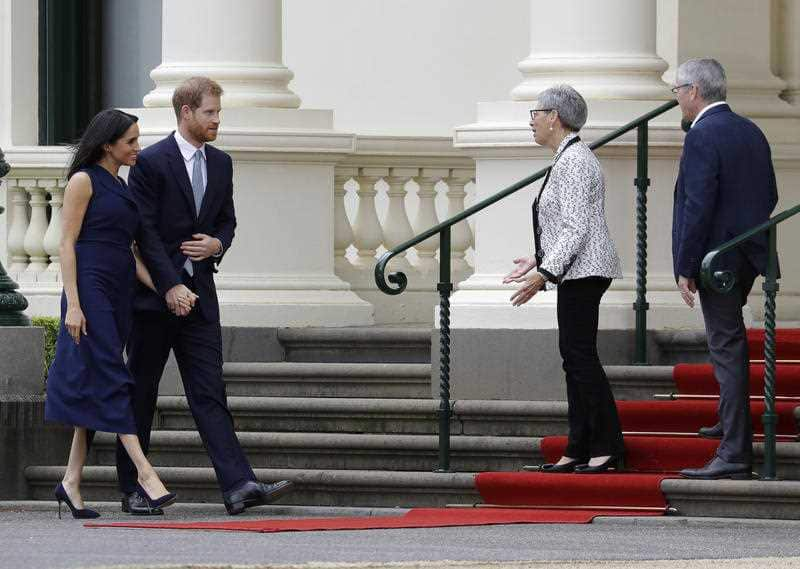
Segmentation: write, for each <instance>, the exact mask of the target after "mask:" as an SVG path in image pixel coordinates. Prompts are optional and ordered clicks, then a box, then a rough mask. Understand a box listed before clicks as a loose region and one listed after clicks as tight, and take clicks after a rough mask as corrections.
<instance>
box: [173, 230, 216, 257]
mask: <svg viewBox="0 0 800 569" xmlns="http://www.w3.org/2000/svg"><path fill="white" fill-rule="evenodd" d="M221 250H222V242H221V241H220V240H219V239H217V238H216V237H211V236H210V235H206V234H205V233H195V234H193V235H192V240H191V241H184V242H183V243H181V253H183V254H184V255H186V256H187V257H189V258H190V259H191V260H192V261H195V262H199V261H204V260H205V259H208V258H209V257H212V256H214V255H218V254H219V253H220V251H221Z"/></svg>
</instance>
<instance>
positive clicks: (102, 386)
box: [45, 109, 175, 518]
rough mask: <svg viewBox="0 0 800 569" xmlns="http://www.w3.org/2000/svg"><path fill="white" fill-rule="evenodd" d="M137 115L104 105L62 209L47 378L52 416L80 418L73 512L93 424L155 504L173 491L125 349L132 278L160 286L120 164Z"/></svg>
mask: <svg viewBox="0 0 800 569" xmlns="http://www.w3.org/2000/svg"><path fill="white" fill-rule="evenodd" d="M136 121H137V118H136V117H134V116H133V115H129V114H127V113H123V112H122V111H119V110H116V109H109V110H105V111H102V112H100V113H99V114H98V115H97V116H95V117H94V118H93V119H92V121H91V123H90V124H89V126H88V127H87V129H86V132H85V133H84V135H83V137H82V139H81V141H80V142H79V144H78V147H77V150H76V152H75V156H74V158H73V161H72V164H71V165H70V168H69V173H68V176H67V178H68V180H69V182H68V184H67V188H66V191H65V193H64V206H63V210H62V220H63V229H62V236H61V248H60V254H61V276H62V279H63V282H64V292H63V294H62V297H61V327H60V330H59V335H58V342H57V344H56V355H55V360H54V361H53V364H52V366H51V367H50V371H49V374H48V379H47V399H46V403H45V418H46V419H47V420H48V421H54V422H59V423H64V424H67V425H73V426H74V427H75V432H74V435H73V439H72V447H71V449H70V454H69V463H68V465H67V470H66V473H65V475H64V478H63V480H62V481H61V483H60V484H59V485H58V487H57V488H56V499H57V500H58V502H59V516H60V515H61V503H62V502H65V503H66V504H67V505H68V506H69V508H70V510H71V511H72V514H73V516H74V517H80V518H86V517H97V516H98V515H99V514H97V512H94V511H92V510H88V509H85V508H84V506H83V500H82V498H81V493H80V482H81V474H82V471H83V465H84V463H85V461H86V454H87V452H88V447H89V444H90V442H91V439H92V437H93V435H94V432H95V431H103V432H110V433H116V434H117V435H118V436H119V438H120V440H121V441H122V444H123V445H124V447H125V450H126V451H127V452H128V454H129V455H130V457H131V459H132V460H133V462H134V464H135V465H136V468H137V471H138V481H139V485H140V489H139V492H140V493H141V494H142V496H143V497H145V500H146V501H147V503H148V505H150V506H151V507H153V508H156V507H159V506H165V505H168V504H169V503H172V501H174V499H175V495H174V494H170V493H168V492H167V490H166V488H165V487H164V485H163V484H162V482H161V480H160V479H159V477H158V475H157V474H156V471H155V470H154V469H153V467H152V466H151V465H150V463H149V462H148V461H147V458H146V457H145V455H144V453H143V452H142V447H141V444H140V443H139V439H138V437H137V436H136V425H135V421H134V415H133V407H132V403H131V401H132V390H133V379H132V378H131V376H130V374H129V372H128V370H127V368H126V367H125V362H124V360H123V357H122V352H123V348H124V345H125V341H126V339H127V336H128V331H129V328H130V322H131V316H132V310H133V306H132V299H133V291H134V285H135V279H136V278H137V277H138V278H139V279H140V280H141V281H142V282H144V283H145V284H146V285H148V286H151V287H152V286H153V284H152V280H151V279H150V275H149V273H148V272H147V269H146V267H145V266H144V265H143V264H142V263H141V261H140V260H139V259H138V258H137V257H136V256H135V255H134V248H133V242H134V239H135V237H136V235H137V231H138V227H139V212H138V209H137V207H136V203H135V202H134V201H133V198H132V197H131V196H130V195H129V193H128V188H127V186H126V185H125V182H124V181H123V180H122V179H121V178H119V176H118V175H117V173H118V171H119V168H120V166H122V165H127V166H130V165H132V164H134V163H135V162H136V156H137V154H138V152H139V127H138V125H137V124H136Z"/></svg>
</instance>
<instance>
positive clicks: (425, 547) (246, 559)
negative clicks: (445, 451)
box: [0, 503, 800, 569]
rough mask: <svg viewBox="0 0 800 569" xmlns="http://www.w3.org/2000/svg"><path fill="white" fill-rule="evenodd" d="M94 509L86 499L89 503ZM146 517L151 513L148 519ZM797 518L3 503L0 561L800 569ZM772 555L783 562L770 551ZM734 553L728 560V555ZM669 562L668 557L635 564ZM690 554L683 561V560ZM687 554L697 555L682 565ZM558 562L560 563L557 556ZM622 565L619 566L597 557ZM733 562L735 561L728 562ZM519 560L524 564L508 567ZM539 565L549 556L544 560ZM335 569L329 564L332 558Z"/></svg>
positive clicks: (8, 564)
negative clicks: (209, 525)
mask: <svg viewBox="0 0 800 569" xmlns="http://www.w3.org/2000/svg"><path fill="white" fill-rule="evenodd" d="M90 506H93V504H90ZM99 509H100V510H101V512H102V513H103V514H104V515H103V517H102V518H101V519H102V520H103V521H117V520H129V519H130V517H128V516H125V515H123V514H121V513H117V506H116V505H115V504H101V505H100V507H99ZM337 513H346V514H348V515H386V514H399V513H402V510H388V511H387V510H379V509H373V510H364V509H353V510H348V511H345V512H343V511H341V510H332V509H329V508H317V509H313V508H312V509H309V508H303V509H293V508H291V507H287V506H283V507H281V506H268V507H263V508H259V509H255V510H249V511H248V512H247V513H246V514H245V515H243V516H238V517H237V518H236V519H237V520H255V519H259V518H265V517H294V516H298V515H303V516H307V515H324V516H331V515H335V514H337ZM167 514H168V515H167V516H166V519H169V520H181V521H191V520H195V521H213V520H230V519H231V518H230V517H228V516H226V515H225V512H224V509H223V508H222V506H220V505H201V506H194V505H185V506H183V507H174V508H171V509H169V510H167ZM151 519H153V518H151ZM799 534H800V522H780V521H749V520H724V519H700V518H693V519H687V518H672V517H664V518H637V519H627V518H626V519H620V518H603V519H598V520H596V521H595V523H593V524H588V525H545V524H542V525H534V524H527V525H506V526H483V527H466V528H435V529H401V530H367V531H327V532H293V533H292V532H287V533H274V534H251V533H241V532H231V533H228V532H199V531H173V530H133V529H113V528H98V529H88V528H85V527H83V525H82V524H81V523H80V522H79V521H78V520H73V519H71V518H65V519H62V520H58V519H57V518H56V508H55V503H53V504H48V503H36V504H30V503H16V504H12V503H0V544H2V546H3V547H2V554H0V568H2V569H6V568H9V569H11V568H14V569H44V568H48V569H49V568H53V569H60V568H97V567H110V566H114V567H119V566H136V567H158V566H163V565H172V566H173V567H174V566H176V565H177V566H178V567H193V566H197V565H199V564H202V565H204V566H211V567H221V566H224V567H230V566H231V565H248V566H256V567H274V566H276V565H279V564H309V563H310V564H312V565H306V567H316V566H319V565H318V564H319V563H362V564H364V563H365V564H366V565H362V567H366V568H371V567H387V565H385V564H386V563H396V562H405V563H411V565H405V567H409V568H413V567H440V566H443V567H444V566H445V565H429V564H428V565H424V564H423V565H421V564H420V562H423V561H426V562H427V561H445V560H458V561H465V562H472V564H461V565H451V566H452V567H458V569H462V568H463V569H475V568H477V567H487V566H488V567H493V565H487V563H493V562H501V561H502V562H510V563H509V564H506V565H498V566H496V567H497V568H498V569H518V568H521V567H532V568H537V567H548V568H553V567H572V566H574V567H580V568H584V567H590V566H591V567H602V568H603V569H617V568H618V567H619V568H623V567H624V568H629V567H630V568H638V567H647V568H652V569H662V568H667V567H670V568H673V567H674V568H683V567H686V568H687V569H700V568H701V567H702V568H705V567H715V568H716V567H721V568H723V569H728V568H729V569H749V568H750V567H756V566H758V567H764V566H769V567H770V569H778V568H782V567H797V568H800V540H798V539H797V536H798V535H799ZM770 557H777V558H779V559H777V560H774V559H768V558H770ZM726 559H727V560H732V561H730V562H724V563H723V560H726ZM644 560H669V563H667V564H652V563H649V564H645V565H641V564H634V563H629V562H630V561H644ZM687 560H688V561H687ZM691 560H694V561H693V562H691V563H690V562H689V561H691ZM554 561H557V563H553V562H554ZM601 561H615V562H617V561H619V562H623V561H624V563H609V564H606V563H603V564H601V563H600V562H601ZM734 561H735V562H734ZM511 562H519V563H511ZM540 562H549V563H547V564H545V565H541V564H540ZM329 566H330V565H329Z"/></svg>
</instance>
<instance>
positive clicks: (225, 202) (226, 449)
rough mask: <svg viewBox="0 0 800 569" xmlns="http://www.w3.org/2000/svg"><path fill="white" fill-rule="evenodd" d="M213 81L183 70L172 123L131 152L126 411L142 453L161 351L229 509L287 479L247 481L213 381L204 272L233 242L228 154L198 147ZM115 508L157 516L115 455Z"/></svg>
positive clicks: (221, 387) (218, 382)
mask: <svg viewBox="0 0 800 569" xmlns="http://www.w3.org/2000/svg"><path fill="white" fill-rule="evenodd" d="M221 95H222V88H221V87H220V86H219V84H217V83H216V82H214V81H212V80H211V79H208V78H206V77H192V78H190V79H187V80H186V81H184V82H183V83H182V84H181V85H179V86H178V87H177V88H176V89H175V93H174V94H173V97H172V104H173V107H174V109H175V114H176V116H177V119H178V129H177V131H175V132H174V133H173V134H171V135H170V136H168V137H167V138H165V139H163V140H161V141H159V142H157V143H155V144H153V145H152V146H150V147H148V148H147V149H145V150H144V151H142V152H141V153H140V154H139V159H138V161H137V164H136V166H135V167H134V168H132V169H131V172H130V175H129V178H128V183H129V187H130V189H131V192H132V193H133V195H134V197H135V199H136V202H137V204H138V206H139V210H140V214H141V219H142V231H143V232H145V233H146V234H147V236H148V238H147V239H142V240H141V243H140V244H139V247H140V252H141V255H142V258H143V260H144V262H145V265H146V266H147V267H148V269H149V271H150V274H151V276H152V280H153V284H154V288H155V290H152V289H150V288H147V287H145V286H143V285H140V286H139V289H138V290H137V294H136V297H135V300H134V322H133V329H132V332H131V336H130V338H129V340H128V344H127V352H128V367H129V369H130V371H131V373H132V375H133V377H134V380H135V394H134V407H135V409H134V412H135V416H136V424H137V428H138V430H139V438H140V440H141V441H142V447H143V449H144V450H145V452H147V450H148V447H149V443H150V430H151V427H152V422H153V414H154V413H155V408H156V401H157V398H158V383H159V381H160V379H161V374H162V373H163V371H164V365H165V364H166V361H167V358H168V356H169V352H170V350H173V351H174V353H175V359H176V360H177V362H178V368H179V369H180V373H181V379H182V380H183V385H184V389H185V391H186V398H187V400H188V403H189V408H190V409H191V412H192V416H193V417H194V420H195V422H196V423H197V429H198V431H199V433H200V437H201V438H202V440H203V444H204V445H205V448H206V450H207V452H208V455H209V457H210V458H211V462H212V464H213V466H214V470H215V472H216V475H217V480H218V482H219V485H220V488H221V490H222V495H223V500H224V503H225V507H226V508H227V510H228V513H229V514H231V515H233V514H238V513H240V512H242V511H244V510H245V508H248V507H250V506H257V505H261V504H267V503H270V502H272V501H274V500H276V499H277V498H279V497H280V496H282V495H284V494H286V493H287V492H288V491H290V490H291V487H292V483H291V482H289V481H286V480H284V481H280V482H277V483H275V484H263V483H260V482H258V481H257V480H256V477H255V475H254V474H253V470H252V468H251V467H250V463H249V462H248V460H247V458H246V457H245V455H244V452H243V451H242V448H241V445H240V444H239V440H238V438H237V437H236V433H235V432H234V426H233V419H232V417H231V414H230V412H229V410H228V405H227V400H226V395H225V384H224V382H223V379H222V331H221V327H220V317H219V303H218V301H217V292H216V288H215V286H214V277H213V274H214V273H215V272H217V269H216V266H217V264H219V262H220V261H221V260H222V258H223V256H224V255H225V252H226V251H227V250H228V249H229V248H230V246H231V242H232V241H233V235H234V229H235V227H236V217H235V214H234V207H233V163H232V161H231V157H230V156H228V155H227V154H226V153H224V152H222V151H221V150H218V149H216V148H214V147H213V146H210V145H208V144H206V143H207V142H211V141H213V140H215V139H216V138H217V130H218V129H219V124H220V111H221V105H220V98H221ZM117 472H118V476H119V483H120V490H121V491H122V492H123V495H124V497H123V500H122V509H123V511H128V512H130V513H133V514H140V515H146V514H159V513H161V512H160V511H154V510H152V509H151V508H148V507H147V503H146V501H145V500H143V499H142V497H141V496H139V495H138V493H137V492H136V470H135V468H134V467H133V463H131V461H130V459H129V458H128V456H127V454H126V453H125V452H124V451H122V452H119V449H118V452H117Z"/></svg>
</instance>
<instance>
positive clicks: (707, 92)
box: [675, 58, 728, 103]
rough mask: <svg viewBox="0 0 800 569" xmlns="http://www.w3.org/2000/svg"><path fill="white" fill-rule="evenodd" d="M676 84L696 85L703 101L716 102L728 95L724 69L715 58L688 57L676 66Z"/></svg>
mask: <svg viewBox="0 0 800 569" xmlns="http://www.w3.org/2000/svg"><path fill="white" fill-rule="evenodd" d="M675 79H676V84H677V85H683V84H687V83H688V84H690V85H695V86H697V91H698V93H699V94H700V97H702V99H703V100H704V101H708V102H709V103H716V102H717V101H724V100H725V98H726V97H727V96H728V83H727V80H726V79H725V69H723V68H722V65H721V64H720V62H719V61H717V60H716V59H711V58H707V59H689V60H687V61H684V62H683V63H681V65H680V67H678V73H677V76H676V78H675Z"/></svg>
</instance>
